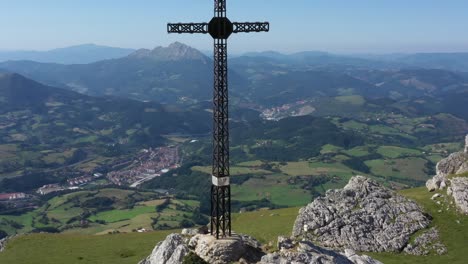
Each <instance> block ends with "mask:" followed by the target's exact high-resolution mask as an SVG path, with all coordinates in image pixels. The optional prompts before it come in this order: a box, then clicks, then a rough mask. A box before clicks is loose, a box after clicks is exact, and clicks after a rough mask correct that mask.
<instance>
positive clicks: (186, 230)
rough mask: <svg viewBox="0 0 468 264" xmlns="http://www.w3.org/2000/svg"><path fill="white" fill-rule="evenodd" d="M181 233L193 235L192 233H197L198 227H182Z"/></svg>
mask: <svg viewBox="0 0 468 264" xmlns="http://www.w3.org/2000/svg"><path fill="white" fill-rule="evenodd" d="M181 234H182V235H184V236H194V235H198V234H199V231H198V229H190V228H184V229H182V232H181Z"/></svg>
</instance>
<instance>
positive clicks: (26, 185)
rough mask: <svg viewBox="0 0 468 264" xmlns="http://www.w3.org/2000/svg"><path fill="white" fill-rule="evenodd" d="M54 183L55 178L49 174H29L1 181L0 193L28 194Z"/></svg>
mask: <svg viewBox="0 0 468 264" xmlns="http://www.w3.org/2000/svg"><path fill="white" fill-rule="evenodd" d="M56 181H57V178H55V177H54V176H53V175H51V174H50V173H44V172H29V173H26V174H25V175H23V176H19V177H15V178H7V179H3V181H1V182H0V192H28V191H31V190H34V189H37V188H39V187H41V186H43V185H45V184H51V183H55V182H56Z"/></svg>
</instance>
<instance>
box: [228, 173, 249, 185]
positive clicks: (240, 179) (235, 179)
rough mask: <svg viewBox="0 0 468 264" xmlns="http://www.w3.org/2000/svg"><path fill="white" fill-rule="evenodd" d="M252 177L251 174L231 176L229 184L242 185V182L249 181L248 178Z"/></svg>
mask: <svg viewBox="0 0 468 264" xmlns="http://www.w3.org/2000/svg"><path fill="white" fill-rule="evenodd" d="M253 177H254V175H253V174H243V175H236V176H231V184H237V185H242V184H243V183H244V182H246V181H248V180H250V178H253Z"/></svg>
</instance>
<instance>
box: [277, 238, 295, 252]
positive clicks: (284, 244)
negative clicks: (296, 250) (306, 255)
mask: <svg viewBox="0 0 468 264" xmlns="http://www.w3.org/2000/svg"><path fill="white" fill-rule="evenodd" d="M293 247H294V242H293V241H292V239H290V238H289V237H284V236H279V237H278V249H279V250H282V249H291V248H293Z"/></svg>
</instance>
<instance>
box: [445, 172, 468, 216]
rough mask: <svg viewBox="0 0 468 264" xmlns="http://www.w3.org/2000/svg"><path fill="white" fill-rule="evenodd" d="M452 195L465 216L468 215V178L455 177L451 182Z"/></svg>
mask: <svg viewBox="0 0 468 264" xmlns="http://www.w3.org/2000/svg"><path fill="white" fill-rule="evenodd" d="M450 182H451V183H450V191H448V193H447V194H449V193H450V195H452V196H453V200H454V201H455V204H456V205H457V207H458V208H459V209H460V211H461V212H462V213H464V214H468V177H455V178H453V179H451V180H450Z"/></svg>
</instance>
